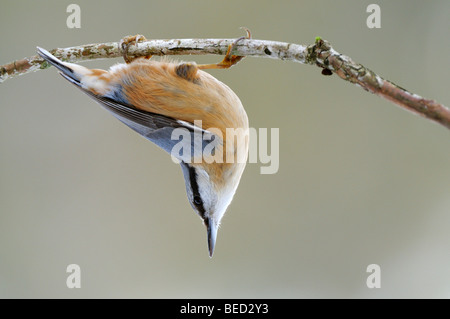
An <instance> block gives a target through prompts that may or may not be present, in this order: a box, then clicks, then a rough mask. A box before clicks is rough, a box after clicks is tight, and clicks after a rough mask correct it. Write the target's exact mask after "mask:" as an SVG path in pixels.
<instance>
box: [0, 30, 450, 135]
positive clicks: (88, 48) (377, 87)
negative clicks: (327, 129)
mask: <svg viewBox="0 0 450 319" xmlns="http://www.w3.org/2000/svg"><path fill="white" fill-rule="evenodd" d="M234 41H235V39H177V40H150V41H146V42H140V43H138V44H137V45H136V46H131V47H130V48H129V51H128V55H129V56H130V57H139V56H149V55H205V54H218V55H225V54H226V52H227V49H228V46H229V45H230V44H232V43H233V42H234ZM50 52H51V53H52V54H54V55H55V56H56V57H58V58H60V59H61V60H63V61H67V62H81V61H85V60H94V59H105V58H117V57H121V56H122V53H121V51H120V49H119V43H118V42H110V43H98V44H89V45H81V46H76V47H70V48H65V49H54V50H51V51H50ZM233 54H235V55H243V56H251V57H262V58H272V59H279V60H287V61H293V62H299V63H303V64H313V65H317V66H319V67H320V68H322V74H325V75H329V74H332V73H335V74H336V75H337V76H339V77H340V78H341V79H343V80H346V81H349V82H351V83H354V84H357V85H359V86H360V87H362V88H363V89H365V90H366V91H369V92H371V93H374V94H376V95H378V96H381V97H383V98H385V99H387V100H389V101H391V102H393V103H395V104H397V105H399V106H400V107H402V108H404V109H407V110H409V111H412V112H414V113H416V114H419V115H421V116H423V117H425V118H428V119H430V120H433V121H435V122H437V123H439V124H441V125H443V126H445V127H446V128H448V129H450V110H449V109H448V108H447V107H445V106H444V105H442V104H440V103H438V102H436V101H434V100H429V99H425V98H423V97H421V96H419V95H417V94H414V93H411V92H409V91H407V90H405V89H403V88H401V87H399V86H398V85H396V84H394V83H392V82H390V81H387V80H385V79H383V78H382V77H381V76H379V75H377V74H376V73H374V72H373V71H371V70H369V69H368V68H366V67H364V66H363V65H361V64H358V63H355V62H353V61H352V59H350V58H349V57H348V56H345V55H342V54H340V53H339V52H337V51H335V50H334V49H333V48H332V47H331V45H330V44H329V43H328V42H327V41H325V40H322V39H320V38H317V39H316V41H315V43H314V44H311V45H308V46H305V45H299V44H293V43H285V42H277V41H267V40H256V39H245V40H242V41H240V42H239V43H238V44H237V45H236V46H235V48H234V51H233ZM48 67H49V65H48V64H47V63H46V62H44V60H42V59H41V58H40V57H39V56H32V57H30V58H24V59H22V60H18V61H14V62H12V63H9V64H5V65H2V66H0V83H1V82H4V81H5V80H7V79H9V78H12V77H14V76H17V75H21V74H26V73H30V72H34V71H38V70H40V69H45V68H48Z"/></svg>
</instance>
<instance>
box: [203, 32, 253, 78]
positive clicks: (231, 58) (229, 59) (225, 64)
mask: <svg viewBox="0 0 450 319" xmlns="http://www.w3.org/2000/svg"><path fill="white" fill-rule="evenodd" d="M243 29H244V30H245V32H247V35H246V36H245V37H240V38H239V39H236V41H234V42H233V44H230V45H229V46H228V50H227V53H226V55H225V58H224V59H223V60H222V61H221V62H219V63H216V64H200V65H198V68H199V69H203V70H205V69H228V68H230V67H232V66H233V65H235V64H237V63H238V62H239V61H241V60H242V59H243V58H245V56H241V55H232V54H231V52H233V50H234V48H235V47H236V45H237V44H238V42H239V41H241V40H244V39H251V38H252V34H251V33H250V30H249V29H247V28H243Z"/></svg>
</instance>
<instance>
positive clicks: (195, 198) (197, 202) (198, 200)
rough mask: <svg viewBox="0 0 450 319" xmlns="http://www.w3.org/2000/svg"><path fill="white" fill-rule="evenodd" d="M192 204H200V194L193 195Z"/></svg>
mask: <svg viewBox="0 0 450 319" xmlns="http://www.w3.org/2000/svg"><path fill="white" fill-rule="evenodd" d="M194 204H195V205H201V204H202V199H201V198H200V196H194Z"/></svg>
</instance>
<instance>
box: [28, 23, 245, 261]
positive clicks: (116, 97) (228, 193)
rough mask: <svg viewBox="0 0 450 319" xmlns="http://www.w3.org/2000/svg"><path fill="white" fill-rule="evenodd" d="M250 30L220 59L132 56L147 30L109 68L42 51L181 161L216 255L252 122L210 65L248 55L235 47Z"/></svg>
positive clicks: (128, 41) (128, 40)
mask: <svg viewBox="0 0 450 319" xmlns="http://www.w3.org/2000/svg"><path fill="white" fill-rule="evenodd" d="M245 30H246V31H247V36H245V37H240V38H238V39H237V40H235V41H234V42H233V43H232V44H231V45H230V46H229V47H228V50H227V53H226V55H225V57H224V59H223V60H222V61H221V62H219V63H217V64H199V65H197V64H196V63H195V62H179V61H176V60H169V59H167V58H166V59H164V58H162V59H160V60H154V59H150V58H151V56H146V57H139V58H134V59H131V58H130V57H129V56H128V49H129V47H130V45H137V43H139V42H143V41H146V38H145V37H144V36H141V35H135V36H128V37H125V38H123V39H122V40H121V41H120V43H119V49H120V50H121V52H122V55H123V58H124V60H125V62H126V63H119V64H115V65H113V66H111V67H110V69H109V70H108V71H106V70H100V69H89V68H86V67H84V66H81V65H79V64H74V63H69V62H63V61H61V60H59V59H58V58H56V57H55V56H54V55H52V54H51V53H50V52H48V51H47V50H45V49H43V48H40V47H37V52H38V54H39V55H40V56H41V57H42V58H43V59H44V60H45V61H46V62H48V63H49V64H50V65H52V66H54V67H56V68H57V69H58V70H59V73H60V74H61V75H62V77H63V78H65V79H66V80H68V81H69V82H70V83H72V84H74V85H75V86H76V87H78V88H79V89H80V90H81V91H83V92H84V93H86V94H87V95H88V96H89V97H91V98H92V99H93V100H94V101H96V102H97V103H99V104H100V105H101V106H102V107H103V108H105V109H106V110H107V111H109V112H110V113H111V114H112V115H113V116H114V117H116V118H117V119H118V120H120V121H121V122H122V123H124V124H125V125H127V126H128V127H130V128H131V129H133V130H134V131H136V132H137V133H138V134H140V135H141V136H143V137H144V138H146V139H147V140H150V141H151V142H153V143H154V144H156V145H157V146H159V147H160V148H162V149H163V150H165V151H166V152H168V153H169V154H171V155H172V157H173V158H175V159H176V160H177V161H178V163H179V164H180V166H181V170H182V173H183V177H184V181H185V186H186V194H187V198H188V201H189V202H190V204H191V206H192V208H193V209H194V211H195V212H196V213H197V215H198V216H199V217H200V218H201V220H202V221H203V224H204V225H205V226H206V230H207V244H208V253H209V257H210V258H212V256H213V253H214V248H215V245H216V239H217V232H218V228H219V225H220V222H221V220H222V217H223V216H224V214H225V212H226V210H227V208H228V206H229V205H230V203H231V201H232V199H233V196H234V195H235V193H236V189H237V188H238V185H239V182H240V180H241V176H242V174H243V172H244V169H245V166H246V162H247V156H248V148H249V124H248V116H247V113H246V111H245V109H244V107H243V105H242V103H241V101H240V99H239V97H238V96H237V95H236V94H235V93H234V92H233V91H232V90H231V89H230V88H229V87H228V86H227V85H226V84H224V83H222V82H221V81H219V80H217V79H216V78H215V77H213V76H212V75H211V74H209V73H207V72H205V71H203V70H205V69H227V68H229V67H231V66H233V65H235V64H236V63H238V62H239V61H240V60H242V59H243V58H244V56H239V55H233V54H232V51H233V49H234V48H235V46H236V44H237V43H238V42H239V41H241V40H243V39H250V38H251V34H250V31H249V30H248V29H245ZM229 132H231V134H229ZM230 135H231V136H230ZM174 136H175V137H176V136H178V137H179V138H178V139H177V138H174ZM180 137H182V138H181V139H180ZM183 137H184V138H183ZM175 149H176V151H174V150H175ZM207 150H209V153H208V152H207Z"/></svg>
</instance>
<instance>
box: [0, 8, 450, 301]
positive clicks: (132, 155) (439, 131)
mask: <svg viewBox="0 0 450 319" xmlns="http://www.w3.org/2000/svg"><path fill="white" fill-rule="evenodd" d="M70 3H77V4H78V5H80V7H81V29H68V28H67V26H66V19H67V16H68V13H66V8H67V6H68V5H69V4H70ZM370 3H377V4H379V5H380V7H381V26H382V27H381V29H368V28H367V26H366V18H367V16H368V13H366V7H367V5H368V4H370ZM449 16H450V2H449V1H445V0H442V1H437V0H436V1H427V2H424V1H410V0H403V1H395V2H394V1H301V2H300V1H297V2H291V1H276V2H275V1H256V0H255V1H232V0H228V1H217V2H211V1H180V2H173V1H95V2H94V1H84V0H83V1H82V0H76V1H74V0H71V1H5V0H1V2H0V35H1V39H2V41H1V44H0V64H3V63H7V62H10V61H12V60H14V59H19V58H22V57H25V56H30V55H34V54H35V47H36V46H37V45H39V46H42V47H44V48H47V49H52V48H55V47H67V46H73V45H79V44H87V43H96V42H106V41H118V40H120V38H122V37H123V36H126V35H129V34H137V33H141V34H144V35H146V36H147V37H148V38H162V39H164V38H208V37H212V38H235V37H239V36H241V35H242V34H243V32H242V30H239V27H240V26H247V27H248V28H250V29H251V30H252V32H253V35H254V38H258V39H268V40H279V41H285V42H293V43H300V44H310V43H312V42H313V41H314V37H315V36H322V37H323V38H324V39H327V40H329V41H330V42H331V43H332V44H334V46H335V48H336V49H337V50H338V51H340V52H342V53H345V54H347V55H349V56H351V57H352V58H353V59H354V60H356V61H358V62H361V63H363V64H365V65H366V66H367V67H369V68H371V69H373V70H374V71H376V72H377V73H379V74H380V75H382V76H384V77H385V78H387V79H390V80H392V81H394V82H396V83H397V84H399V85H401V86H403V87H405V88H407V89H409V90H411V91H414V92H416V93H418V94H421V95H423V96H425V97H428V98H433V99H436V100H438V101H440V102H442V103H444V104H446V105H450V90H449V80H448V71H449V70H450V62H449V59H448V57H449V56H450V40H449V36H448V32H449V29H450V20H449V19H448V17H449ZM183 59H185V60H190V59H192V60H195V61H197V62H199V63H205V62H211V63H212V62H214V61H219V60H220V59H221V57H218V56H208V57H183ZM116 62H121V61H120V60H119V59H117V60H103V61H92V62H87V63H85V64H84V65H86V66H88V67H95V68H107V67H109V66H110V65H112V64H114V63H116ZM211 73H212V74H213V75H214V76H216V77H217V78H218V79H220V80H222V81H223V82H225V83H227V84H228V85H229V86H230V87H231V88H232V89H233V90H234V91H235V92H236V93H237V94H238V95H239V97H240V98H241V100H242V102H243V104H244V106H245V107H246V110H247V113H248V115H249V118H250V124H251V126H252V127H255V128H260V127H262V128H272V127H274V128H279V129H280V169H279V172H278V173H277V174H275V175H260V174H259V168H260V166H261V164H249V165H248V166H247V169H246V171H245V173H244V175H243V178H242V181H241V184H240V187H239V189H238V191H237V194H236V196H235V199H234V201H233V203H232V204H231V206H230V207H229V209H228V213H227V215H226V216H225V218H224V220H223V223H222V227H221V230H220V232H219V235H218V242H217V246H216V251H215V255H214V258H213V259H210V258H209V257H208V253H207V244H206V232H205V229H204V226H203V225H202V223H201V221H200V219H199V218H198V217H196V215H195V214H194V212H193V211H192V209H191V207H190V205H189V203H188V202H187V199H186V195H185V188H184V182H183V178H182V174H181V170H180V168H179V167H178V166H177V165H175V164H173V163H172V162H171V160H170V157H169V156H168V155H167V154H166V153H164V152H163V151H162V150H160V149H158V148H157V147H156V146H154V145H152V144H151V143H149V142H148V141H146V140H145V139H143V138H141V137H139V136H138V135H137V134H136V133H134V132H133V131H131V130H130V129H129V128H127V127H126V126H124V125H123V124H121V123H120V122H119V121H117V120H116V119H114V118H113V117H112V116H111V115H109V114H108V113H107V112H105V111H104V110H103V109H101V108H100V107H99V106H98V105H97V104H95V103H94V102H93V101H91V100H90V99H89V98H87V97H86V96H85V95H83V94H81V93H80V92H79V91H78V90H76V89H75V88H74V87H72V86H71V85H70V84H69V83H67V82H66V81H64V80H63V79H62V78H61V77H60V76H59V75H58V74H57V73H56V71H55V70H54V69H49V70H45V71H40V72H37V73H34V74H29V75H26V76H22V77H18V78H15V79H11V80H9V81H7V82H5V83H3V84H0V96H1V102H0V104H1V106H0V149H1V151H0V297H3V298H10V297H25V298H29V297H32V298H34V297H43V298H48V297H59V298H80V297H87V298H98V297H102V298H111V297H112V298H116V297H126V298H128V297H136V298H209V297H212V298H254V297H255V298H266V297H267V298H316V297H323V298H335V297H342V298H351V297H353V298H399V297H402V298H416V297H425V298H428V297H438V298H449V297H450V232H449V230H450V196H449V195H450V165H449V163H450V132H449V131H448V130H447V129H445V128H443V127H441V126H438V125H435V124H433V123H431V122H430V121H427V120H425V119H423V118H420V117H418V116H415V115H412V114H410V113H408V112H406V111H404V110H402V109H400V108H398V107H396V106H394V105H393V104H391V103H389V102H387V101H384V100H382V99H380V98H378V97H376V96H374V95H371V94H369V93H366V92H364V91H363V90H361V89H360V88H358V87H355V86H352V85H350V84H349V83H346V82H344V81H342V80H340V79H338V78H337V77H336V76H331V77H324V76H322V75H321V74H320V70H319V69H318V68H316V67H312V66H304V65H300V64H294V63H292V62H282V61H276V60H269V59H257V58H247V59H245V60H244V61H243V62H241V63H240V64H239V65H238V66H237V67H234V68H232V69H230V70H228V71H223V70H215V71H211ZM72 263H75V264H78V265H80V267H81V272H82V278H81V285H82V287H81V289H68V288H67V287H66V278H67V276H68V274H67V273H66V267H67V265H69V264H72ZM369 264H378V265H380V266H381V288H380V289H368V288H367V286H366V278H367V276H368V275H369V274H368V273H367V272H366V267H367V266H368V265H369Z"/></svg>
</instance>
